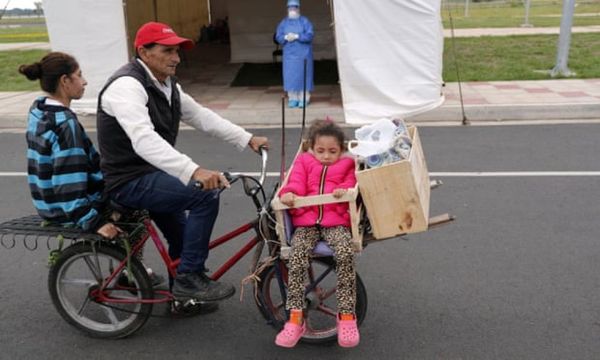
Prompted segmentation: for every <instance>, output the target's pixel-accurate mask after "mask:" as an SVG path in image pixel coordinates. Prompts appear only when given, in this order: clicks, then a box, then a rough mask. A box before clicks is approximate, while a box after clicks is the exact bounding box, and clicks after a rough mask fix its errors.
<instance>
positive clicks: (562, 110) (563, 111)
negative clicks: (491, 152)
mask: <svg viewBox="0 0 600 360" xmlns="http://www.w3.org/2000/svg"><path fill="white" fill-rule="evenodd" d="M464 109H465V115H466V117H467V119H468V120H469V121H477V122H502V121H535V120H586V119H596V120H597V119H600V103H579V104H577V103H571V104H526V105H511V104H506V105H465V107H464ZM215 112H216V113H218V114H219V115H221V116H222V117H224V118H225V119H228V120H231V121H232V122H233V123H235V124H238V125H241V126H247V125H257V126H264V125H279V124H281V110H280V109H277V110H276V109H272V108H271V109H264V110H261V109H258V110H257V109H230V110H215ZM327 116H329V117H331V118H333V119H335V120H337V121H339V122H344V112H343V109H342V108H341V107H329V108H327V107H325V108H311V107H309V108H308V109H307V111H306V121H307V122H310V121H311V120H313V119H316V118H320V119H324V118H325V117H327ZM78 117H79V121H80V122H81V123H82V124H83V126H84V127H85V128H90V129H92V128H95V127H96V115H93V114H79V115H78ZM406 120H407V121H409V122H412V123H416V124H418V123H428V122H457V121H458V122H460V121H462V110H461V107H460V105H445V106H440V107H438V108H436V109H434V110H431V111H428V112H427V113H424V114H420V115H416V116H410V117H407V118H406ZM26 122H27V118H26V114H22V113H19V114H4V115H2V118H1V119H0V128H12V129H24V128H26V127H27V124H26ZM285 122H286V124H290V125H298V124H301V123H302V111H301V110H300V109H286V111H285Z"/></svg>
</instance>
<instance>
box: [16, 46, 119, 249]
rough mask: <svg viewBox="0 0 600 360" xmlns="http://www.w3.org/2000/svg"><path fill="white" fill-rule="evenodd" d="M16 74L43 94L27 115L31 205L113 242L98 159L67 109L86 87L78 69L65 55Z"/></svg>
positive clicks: (113, 230) (50, 217)
mask: <svg viewBox="0 0 600 360" xmlns="http://www.w3.org/2000/svg"><path fill="white" fill-rule="evenodd" d="M19 72H20V73H21V74H23V75H25V76H26V77H27V78H28V79H29V80H39V81H40V86H41V88H42V90H44V91H45V92H46V93H47V94H48V95H47V96H41V97H39V98H37V99H36V100H35V101H34V102H33V105H31V108H30V109H29V119H28V124H27V135H26V136H27V148H28V149H27V162H28V165H27V170H28V175H29V176H28V180H29V188H30V190H31V196H32V199H33V205H34V206H35V208H36V209H37V211H38V213H39V215H40V216H41V217H42V218H44V219H47V220H50V221H54V222H58V223H67V224H75V225H77V226H78V227H80V228H82V229H83V230H86V231H94V232H97V233H98V234H100V235H102V236H104V237H107V238H113V237H115V236H116V235H117V234H118V233H119V232H120V231H121V230H120V229H119V228H118V227H117V226H115V225H114V224H112V223H110V222H107V221H106V220H105V218H104V217H103V214H102V213H103V208H104V205H105V203H104V199H103V196H102V191H103V188H104V182H103V177H102V173H101V172H100V158H99V156H98V153H97V152H96V149H94V145H93V144H92V142H91V141H90V139H89V138H88V137H87V135H86V133H85V130H84V129H83V126H82V125H81V124H80V123H79V121H78V120H77V116H76V115H75V113H74V112H73V111H72V110H71V109H70V108H69V106H70V105H71V101H72V100H75V99H80V98H81V97H82V96H83V92H84V89H85V86H86V85H87V82H86V81H85V79H84V78H83V75H82V74H81V70H80V69H79V64H78V63H77V61H76V60H75V59H74V58H73V57H72V56H70V55H68V54H64V53H61V52H51V53H49V54H48V55H46V56H44V57H43V58H42V60H41V61H39V62H36V63H33V64H30V65H21V66H20V67H19Z"/></svg>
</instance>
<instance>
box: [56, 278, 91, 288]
mask: <svg viewBox="0 0 600 360" xmlns="http://www.w3.org/2000/svg"><path fill="white" fill-rule="evenodd" d="M60 283H61V284H65V285H77V286H82V287H90V286H94V285H96V284H98V283H97V282H96V281H95V280H86V279H63V280H61V281H60Z"/></svg>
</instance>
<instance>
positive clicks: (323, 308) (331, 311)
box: [316, 304, 337, 317]
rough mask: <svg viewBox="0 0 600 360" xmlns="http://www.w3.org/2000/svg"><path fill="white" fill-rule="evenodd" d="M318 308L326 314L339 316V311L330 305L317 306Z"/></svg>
mask: <svg viewBox="0 0 600 360" xmlns="http://www.w3.org/2000/svg"><path fill="white" fill-rule="evenodd" d="M316 310H317V311H319V312H322V313H323V314H325V315H330V316H332V317H336V316H337V311H336V310H335V309H332V308H330V307H329V306H325V305H323V304H321V305H319V306H317V308H316Z"/></svg>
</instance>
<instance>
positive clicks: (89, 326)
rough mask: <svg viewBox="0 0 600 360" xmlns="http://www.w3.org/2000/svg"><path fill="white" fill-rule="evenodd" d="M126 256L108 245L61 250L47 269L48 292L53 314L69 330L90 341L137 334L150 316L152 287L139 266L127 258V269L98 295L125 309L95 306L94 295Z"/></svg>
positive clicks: (104, 305)
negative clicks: (48, 272) (145, 301)
mask: <svg viewBox="0 0 600 360" xmlns="http://www.w3.org/2000/svg"><path fill="white" fill-rule="evenodd" d="M125 258H126V253H125V252H124V251H123V250H122V249H121V248H118V247H116V246H114V245H108V244H101V243H97V242H94V243H89V242H79V243H76V244H73V245H72V246H69V247H68V248H67V249H65V250H64V251H63V252H62V254H61V256H60V257H59V258H58V261H57V262H56V264H55V265H54V266H53V267H52V268H51V269H50V274H49V276H48V290H49V291H50V297H51V298H52V302H53V303H54V306H55V307H56V310H57V311H58V313H59V314H60V315H61V316H62V317H63V318H64V319H65V320H66V321H67V322H68V323H69V324H71V325H73V326H74V327H76V328H77V329H79V330H81V331H83V332H84V333H86V334H87V335H89V336H91V337H96V338H122V337H125V336H128V335H131V334H132V333H134V332H135V331H136V330H138V329H139V328H140V327H142V325H144V323H145V322H146V320H148V317H149V316H150V314H151V312H152V304H142V303H140V302H139V301H140V300H142V299H151V298H152V297H153V291H152V285H151V282H150V279H149V277H148V274H147V272H146V270H145V269H144V267H143V265H142V264H141V263H140V262H139V261H138V260H137V259H135V258H131V266H130V268H131V272H132V274H131V275H132V276H131V280H132V282H130V281H129V280H128V276H127V267H125V268H124V269H123V271H122V272H121V273H120V274H118V275H117V276H116V277H115V278H114V280H112V282H111V283H110V284H108V286H107V287H106V289H105V290H104V294H105V295H106V296H110V297H111V298H112V299H120V300H129V301H131V302H128V303H116V302H110V303H108V302H107V303H104V304H102V303H99V302H98V301H97V300H95V295H94V294H95V293H96V292H97V291H98V289H99V288H100V286H101V283H102V282H103V281H104V280H105V279H107V278H108V277H109V276H110V275H111V273H112V272H113V271H114V269H115V268H116V267H117V266H118V264H119V263H120V262H121V261H123V260H124V259H125Z"/></svg>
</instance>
